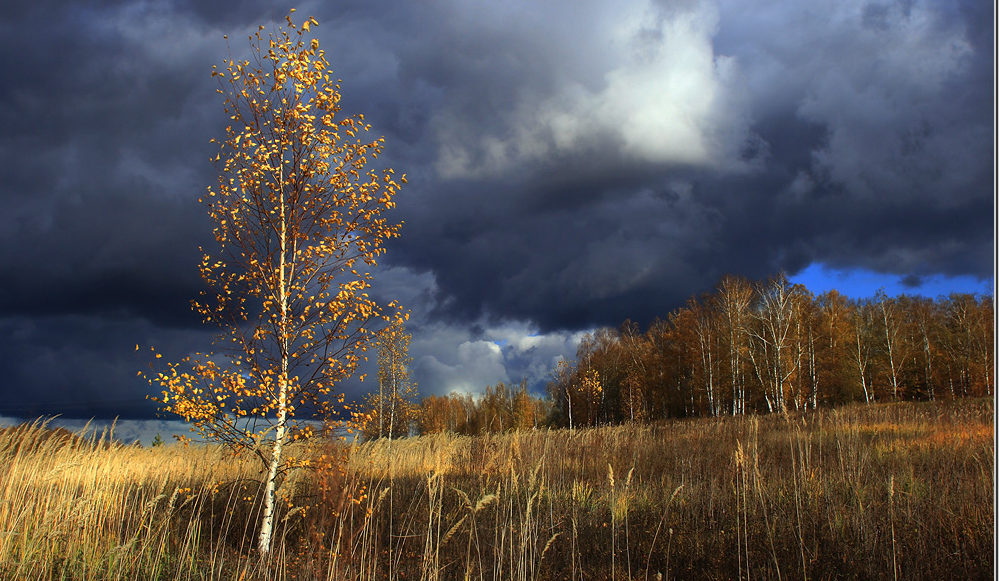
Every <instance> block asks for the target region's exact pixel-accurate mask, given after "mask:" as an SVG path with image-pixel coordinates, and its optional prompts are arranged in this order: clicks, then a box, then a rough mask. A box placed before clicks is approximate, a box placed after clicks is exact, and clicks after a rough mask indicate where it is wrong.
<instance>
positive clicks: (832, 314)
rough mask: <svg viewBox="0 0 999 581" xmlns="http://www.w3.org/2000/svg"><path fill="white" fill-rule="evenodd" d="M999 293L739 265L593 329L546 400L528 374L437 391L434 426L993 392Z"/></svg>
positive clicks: (429, 420)
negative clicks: (870, 283) (673, 299)
mask: <svg viewBox="0 0 999 581" xmlns="http://www.w3.org/2000/svg"><path fill="white" fill-rule="evenodd" d="M993 373H994V348H993V298H992V296H989V295H972V294H952V295H950V296H948V297H941V298H939V299H936V300H934V299H929V298H924V297H912V296H905V295H903V296H899V297H889V296H887V295H886V294H885V293H883V292H879V293H877V294H876V295H875V296H874V297H873V298H870V299H863V300H853V299H849V298H847V297H844V296H843V295H841V294H839V293H838V292H836V291H835V290H833V291H829V292H827V293H824V294H821V295H819V296H815V295H813V294H812V293H811V292H810V291H809V290H808V289H807V288H805V287H804V286H802V285H799V284H791V283H790V282H789V281H788V280H787V277H786V276H784V275H779V276H777V277H775V278H774V279H772V280H769V281H766V282H757V283H753V282H750V281H748V280H746V279H743V278H739V277H734V276H729V277H725V278H724V279H722V281H721V282H720V283H719V284H718V286H717V288H716V289H715V290H714V291H713V292H711V293H707V294H705V295H703V296H700V297H697V298H692V299H691V300H689V301H688V302H687V304H686V305H684V306H683V307H681V308H679V309H676V310H675V311H673V312H672V313H670V314H669V315H668V316H667V317H666V318H665V319H657V320H655V321H654V322H653V323H652V324H651V325H650V326H649V327H648V328H647V329H645V330H644V331H643V330H642V329H641V328H640V327H639V325H638V324H636V323H633V322H631V321H625V322H624V323H623V324H622V325H621V326H620V327H619V328H618V329H612V328H602V329H599V330H597V331H595V332H594V333H592V334H589V335H587V336H585V337H584V339H583V341H582V342H581V343H580V345H579V348H578V350H577V352H576V360H575V361H574V362H569V361H560V362H559V364H558V365H556V367H555V369H554V370H553V371H552V381H551V382H550V383H549V384H548V390H547V391H548V393H547V397H545V398H538V397H534V396H532V395H531V394H530V393H529V392H528V389H527V385H526V382H521V384H520V386H519V387H516V388H514V387H512V386H506V385H504V384H502V383H501V384H498V385H497V386H495V387H492V386H490V387H487V388H486V391H485V394H484V395H482V396H481V397H478V398H473V397H472V396H471V395H469V394H451V395H448V396H431V397H427V398H424V399H423V400H422V402H421V403H420V405H419V410H417V411H416V413H415V415H414V417H415V418H417V419H415V420H414V426H415V428H416V430H417V431H418V432H420V433H433V432H442V431H450V432H456V433H460V434H479V433H485V432H502V431H507V430H513V429H523V428H533V427H540V426H551V427H580V426H594V425H601V424H614V423H623V422H628V421H639V422H641V421H651V420H657V419H664V418H677V417H692V416H719V415H739V414H745V413H754V412H755V413H768V412H779V411H790V410H808V409H815V408H817V407H819V406H823V405H838V404H844V403H848V402H858V401H859V402H868V403H871V402H877V401H897V400H936V399H940V398H956V397H968V396H985V395H991V394H992V390H993Z"/></svg>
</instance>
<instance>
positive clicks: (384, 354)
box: [360, 321, 419, 439]
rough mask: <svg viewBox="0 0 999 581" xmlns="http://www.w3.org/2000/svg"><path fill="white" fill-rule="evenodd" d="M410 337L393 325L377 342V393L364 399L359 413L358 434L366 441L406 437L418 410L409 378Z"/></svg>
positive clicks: (399, 325) (413, 383)
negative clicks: (360, 425) (360, 429)
mask: <svg viewBox="0 0 999 581" xmlns="http://www.w3.org/2000/svg"><path fill="white" fill-rule="evenodd" d="M411 339H412V336H411V335H410V334H409V333H406V328H405V324H404V323H403V322H402V321H395V322H393V323H392V324H391V325H389V326H388V327H386V328H385V330H384V331H382V332H381V333H380V334H379V338H378V391H377V392H373V393H371V394H369V395H368V397H367V400H366V402H365V405H364V407H363V409H362V410H361V412H362V420H361V422H360V423H361V424H362V431H363V432H364V434H365V436H367V437H368V438H371V439H374V438H384V437H390V438H396V437H399V436H405V435H407V434H408V433H409V428H410V424H412V423H414V422H415V421H416V416H417V413H418V409H419V406H418V404H417V403H416V402H417V385H416V381H414V380H413V378H412V376H411V375H410V369H409V366H410V365H411V364H412V362H413V358H412V357H410V356H409V343H410V341H411Z"/></svg>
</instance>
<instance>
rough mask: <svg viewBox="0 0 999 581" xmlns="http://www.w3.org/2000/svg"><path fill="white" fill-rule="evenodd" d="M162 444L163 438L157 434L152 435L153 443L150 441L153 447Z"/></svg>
mask: <svg viewBox="0 0 999 581" xmlns="http://www.w3.org/2000/svg"><path fill="white" fill-rule="evenodd" d="M162 445H163V438H161V437H160V435H159V434H156V435H155V436H153V443H152V446H153V448H159V447H160V446H162Z"/></svg>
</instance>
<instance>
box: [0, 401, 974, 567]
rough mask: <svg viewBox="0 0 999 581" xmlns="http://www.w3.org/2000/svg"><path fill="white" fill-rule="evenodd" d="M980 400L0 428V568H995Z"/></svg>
mask: <svg viewBox="0 0 999 581" xmlns="http://www.w3.org/2000/svg"><path fill="white" fill-rule="evenodd" d="M993 413H994V412H993V406H992V402H991V401H989V400H969V401H958V402H948V403H938V404H912V403H904V404H889V405H877V406H851V407H847V408H842V409H835V410H825V411H820V412H816V413H813V414H809V415H801V416H793V417H785V416H765V417H747V418H723V419H717V420H707V419H702V420H692V421H674V422H664V423H659V424H655V425H627V426H618V427H605V428H597V429H589V430H577V431H575V432H569V431H567V430H557V431H547V430H539V431H529V432H518V433H510V434H502V435H484V436H480V437H467V436H454V435H448V434H437V435H433V436H426V437H421V438H408V439H403V440H397V441H394V442H391V443H390V442H388V441H376V442H368V443H364V444H360V445H353V446H346V447H342V446H338V445H335V444H328V445H324V446H323V449H307V448H304V447H303V448H300V449H299V450H298V452H297V453H298V454H299V455H300V456H309V455H318V454H320V453H326V454H328V455H329V454H333V455H339V456H340V457H341V458H342V459H343V460H342V462H341V469H339V470H324V471H319V472H306V471H300V472H298V473H295V474H293V475H292V476H290V477H289V478H288V479H286V481H285V482H284V483H283V484H282V487H281V494H282V495H283V496H284V497H286V498H287V499H288V503H287V504H286V505H284V507H283V509H282V512H281V513H280V516H279V523H280V526H279V529H278V538H277V543H278V544H277V547H276V549H275V551H274V559H273V560H272V562H270V563H268V564H267V565H266V566H264V565H261V564H259V563H258V562H257V561H256V559H255V557H254V553H253V547H254V543H253V536H254V532H255V528H256V513H255V507H256V506H257V504H258V502H257V501H258V496H257V494H258V486H257V484H256V482H255V480H256V479H257V478H259V474H258V467H259V463H255V461H253V460H251V459H233V458H230V457H228V456H227V455H226V454H225V453H224V451H223V450H220V449H218V448H217V447H211V446H203V447H191V448H183V447H179V446H164V447H158V448H134V447H121V446H107V445H103V444H102V442H101V439H100V438H93V439H91V440H87V441H82V440H79V439H76V440H70V439H61V440H60V439H55V438H48V439H46V438H45V433H46V432H45V431H44V430H43V429H42V428H41V426H35V427H34V428H33V429H32V430H28V431H25V432H20V433H14V432H9V431H8V432H4V433H0V464H2V468H3V470H2V473H0V576H2V577H3V578H5V579H240V578H242V579H304V580H311V579H327V580H332V579H351V580H353V579H516V580H522V579H523V580H526V579H656V578H659V577H657V575H661V578H663V579H671V578H672V579H691V578H701V579H714V578H719V579H722V578H723V579H733V578H739V579H743V578H745V579H762V578H766V579H784V578H817V579H821V578H826V579H828V578H854V579H874V578H905V579H936V578H962V579H974V578H991V575H992V565H993V563H992V546H993V540H994V531H993V529H992V515H993V509H994V506H993V497H992V491H993V478H994V475H993V473H992V466H993V456H994V449H993V430H992V425H993Z"/></svg>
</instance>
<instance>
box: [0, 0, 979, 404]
mask: <svg viewBox="0 0 999 581" xmlns="http://www.w3.org/2000/svg"><path fill="white" fill-rule="evenodd" d="M271 4H272V3H270V2H255V1H253V0H242V1H240V2H228V3H214V2H212V3H209V2H199V1H195V0H189V1H186V2H185V1H179V0H178V1H176V2H169V1H163V2H151V1H150V2H138V1H122V2H107V3H103V2H79V3H72V2H45V1H37V2H26V1H25V2H15V3H13V5H10V4H8V5H5V8H4V14H3V15H2V16H0V59H2V67H0V71H2V73H0V196H2V198H0V199H2V204H3V206H2V207H3V212H2V213H0V338H2V339H0V340H2V341H3V349H2V350H0V415H5V416H35V415H38V414H41V413H63V414H65V416H67V417H90V416H96V417H98V418H107V417H113V416H115V415H120V416H122V417H126V418H136V419H142V418H148V417H151V415H152V413H153V408H152V406H151V405H150V404H149V403H148V402H146V401H145V400H144V399H143V397H144V395H145V394H146V393H147V390H148V386H147V385H145V384H144V383H143V382H142V381H141V380H139V379H137V378H136V377H135V374H136V371H137V370H138V369H140V368H142V367H143V366H144V365H145V364H146V363H147V361H146V358H147V355H146V354H145V353H140V354H138V355H137V354H136V353H135V351H134V347H135V345H136V343H139V344H142V345H143V346H148V345H155V346H156V347H157V348H158V349H159V350H161V351H162V352H164V353H165V354H166V356H167V358H173V359H176V358H179V357H181V356H183V355H184V354H186V353H188V352H191V351H195V350H205V349H207V348H208V347H209V340H210V335H209V334H207V333H206V332H205V331H204V330H202V329H201V328H200V327H199V321H198V319H197V317H196V316H194V315H193V314H192V313H191V312H190V309H189V307H188V301H189V300H190V299H191V298H193V297H194V296H195V295H196V293H197V290H198V288H199V280H198V277H197V271H196V265H197V260H198V252H197V247H198V245H199V244H206V243H207V242H208V241H209V240H210V228H211V225H210V224H209V223H208V221H207V219H206V217H205V215H204V212H203V209H202V208H201V207H200V206H198V205H197V203H196V198H197V196H198V195H199V194H200V193H201V192H203V191H204V188H205V187H206V186H208V185H211V184H214V182H215V179H216V178H215V170H214V168H213V167H212V165H211V164H210V163H209V161H208V158H209V155H210V154H211V153H213V151H214V150H213V148H212V146H211V145H210V144H209V139H211V138H212V137H217V136H220V135H221V134H222V129H223V127H224V125H225V117H224V115H223V112H222V108H221V103H220V101H219V97H218V95H217V94H216V93H215V88H216V85H215V84H214V82H213V80H212V79H211V77H210V71H211V66H212V65H213V64H218V63H220V62H221V60H222V58H223V57H225V56H226V55H227V50H229V49H227V47H226V42H225V41H224V40H223V38H222V37H223V35H224V34H228V35H229V38H230V39H232V40H231V50H232V53H233V55H234V56H237V57H238V56H240V55H243V54H245V53H246V43H245V41H244V40H243V39H245V38H246V35H247V34H248V33H249V32H250V31H251V30H255V29H256V26H257V25H258V24H272V23H276V22H280V21H282V20H283V16H284V14H286V12H287V7H284V6H282V7H277V8H273V7H271ZM223 5H224V6H225V8H222V6H223ZM297 8H298V12H296V14H295V20H296V22H298V21H299V20H300V19H301V18H302V17H304V16H308V15H312V16H315V17H316V18H317V19H318V20H319V23H320V26H319V27H318V28H315V29H314V32H315V33H316V36H317V37H318V38H319V40H320V43H321V45H322V47H323V48H325V49H326V51H327V53H328V55H329V56H330V60H331V62H332V65H333V67H334V72H335V74H336V76H337V77H339V78H342V79H343V84H342V92H343V96H344V106H345V110H346V111H347V112H359V113H364V114H365V115H366V117H367V119H368V121H370V122H371V123H372V124H373V125H374V131H375V133H376V134H377V135H384V136H385V137H386V140H387V151H386V157H385V159H386V160H387V161H386V163H387V164H389V165H391V166H392V167H394V168H395V169H396V170H397V171H398V172H405V173H407V174H408V176H409V184H408V186H406V187H405V188H404V189H403V191H402V193H401V194H400V196H399V208H398V211H397V214H396V217H397V218H399V219H402V220H405V222H406V225H405V228H404V230H403V236H402V238H401V239H400V240H398V241H397V242H396V243H394V244H393V245H392V246H391V249H390V252H389V254H388V255H387V257H386V259H385V261H384V268H383V269H382V270H381V271H380V272H379V273H378V276H379V281H380V286H379V290H378V292H379V293H380V294H381V296H385V297H390V298H398V299H401V300H402V301H403V303H404V304H405V305H406V306H407V307H409V308H410V309H411V310H412V313H413V320H412V324H411V326H410V331H411V332H412V333H413V335H414V339H413V345H412V348H411V351H412V355H413V356H414V358H415V362H414V372H415V374H416V378H417V380H418V381H419V383H420V389H421V391H422V392H423V393H425V394H427V393H447V392H449V391H451V390H454V389H466V390H473V391H478V390H481V389H483V388H484V387H485V385H487V384H495V383H496V382H497V381H504V382H518V381H519V380H520V379H521V378H527V379H528V380H529V382H530V383H531V385H532V386H534V387H540V386H542V385H543V383H544V381H545V380H546V378H547V374H548V372H549V370H550V368H551V365H552V363H553V361H554V360H555V359H556V358H557V357H559V356H567V357H572V356H573V354H574V353H575V348H576V344H577V343H578V340H579V338H580V336H581V333H583V332H585V331H586V330H588V329H592V328H594V327H596V326H599V325H617V324H619V323H620V322H621V321H623V320H624V319H626V318H631V319H633V320H637V321H641V322H648V321H650V320H651V319H652V318H653V317H655V316H657V315H661V316H662V315H666V314H667V313H668V312H669V311H670V310H672V309H673V308H675V307H677V306H678V305H679V304H681V303H682V302H683V301H684V300H685V299H687V298H688V297H689V296H691V295H692V294H696V293H700V292H703V291H706V290H709V289H710V288H712V286H713V285H714V284H715V283H716V282H717V281H718V280H719V278H720V277H721V276H722V275H723V274H726V273H733V274H738V275H743V276H746V277H749V278H752V279H762V278H766V277H769V276H770V275H772V274H774V273H776V272H777V271H780V270H784V271H786V272H788V273H789V274H790V275H792V277H798V279H797V280H802V281H804V282H806V284H808V285H809V287H810V288H813V290H816V291H821V290H825V289H824V288H822V287H823V285H825V286H839V284H840V283H842V284H843V285H847V283H848V282H849V283H850V284H853V285H854V286H853V287H851V288H852V292H853V293H854V294H855V295H856V294H859V295H863V294H865V293H872V292H873V290H874V289H875V288H877V286H881V285H885V286H888V287H890V288H893V289H896V291H897V292H922V293H925V294H930V295H935V294H938V293H941V292H950V291H951V290H958V291H973V292H980V291H984V290H988V289H990V288H991V280H992V268H993V267H992V264H993V262H992V256H993V247H994V240H993V215H994V193H995V187H994V182H993V161H992V160H993V155H994V148H993V111H994V106H993V101H992V98H993V92H992V91H993V88H992V87H993V78H994V77H993V75H994V61H993V57H992V54H993V44H994V36H993V27H992V23H993V5H992V3H991V2H986V1H949V0H934V1H918V0H910V1H899V2H876V1H870V2H868V1H856V0H837V1H835V2H834V1H829V2H826V1H816V2H802V1H800V0H783V1H765V2H764V1H759V2H752V1H746V0H717V1H703V2H700V1H687V0H677V1H662V2H655V1H653V2H649V1H631V0H613V1H611V0H600V1H587V0H583V1H573V2H516V1H510V0H504V1H502V2H467V1H462V0H450V1H449V0H441V1H435V2H430V1H428V2H409V1H399V0H396V1H394V2H372V1H357V2H346V1H337V2H304V3H300V4H299V5H298V6H297ZM837 277H838V278H837ZM837 281H838V282H837ZM857 281H862V282H857ZM863 281H866V282H863ZM348 389H351V390H354V389H356V387H355V386H348Z"/></svg>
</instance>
